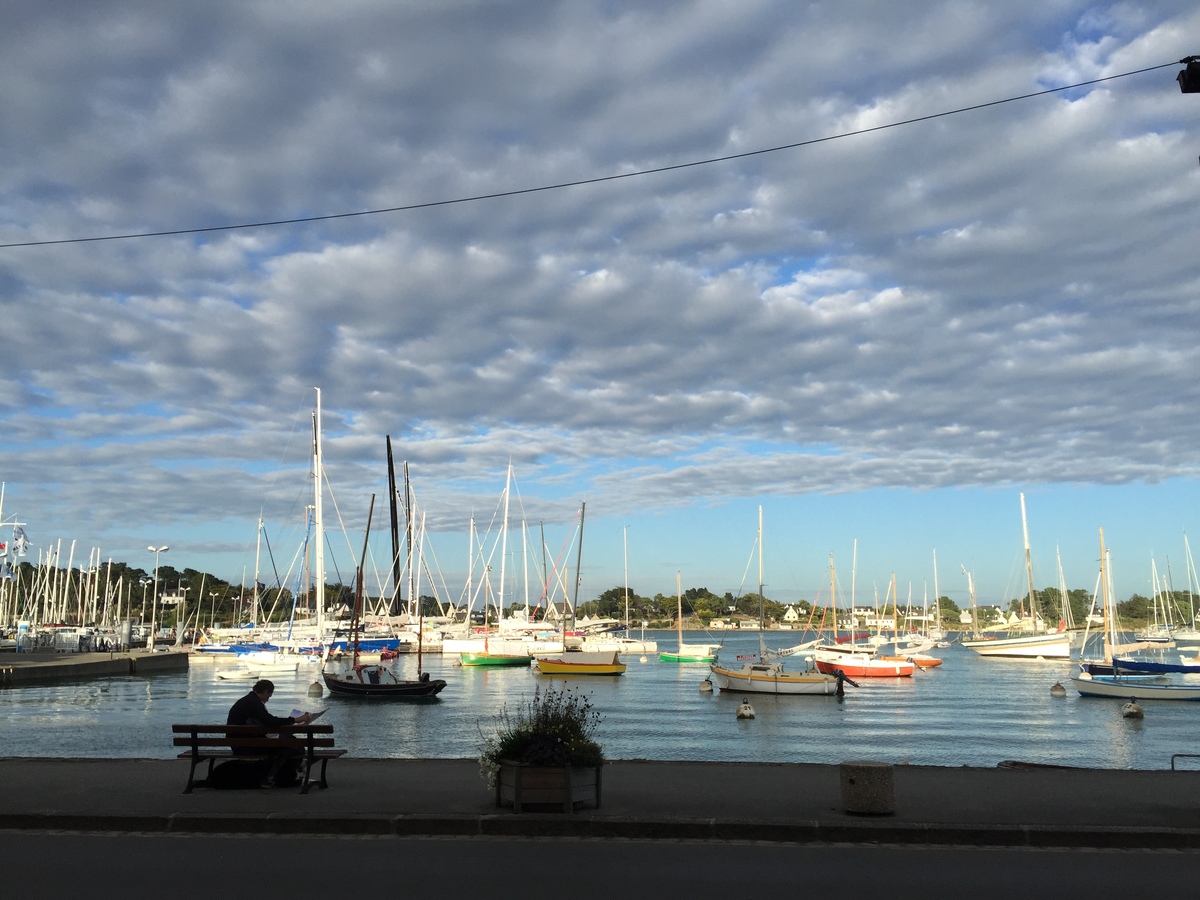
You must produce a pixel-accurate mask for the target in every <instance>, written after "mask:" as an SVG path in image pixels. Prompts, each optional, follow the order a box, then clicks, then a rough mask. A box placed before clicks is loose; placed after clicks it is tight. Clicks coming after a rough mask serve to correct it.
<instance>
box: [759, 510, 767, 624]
mask: <svg viewBox="0 0 1200 900" xmlns="http://www.w3.org/2000/svg"><path fill="white" fill-rule="evenodd" d="M762 579H763V544H762V507H761V506H759V508H758V633H759V635H760V637H759V643H760V644H761V643H762V638H761V635H762V633H763V629H764V628H766V611H765V609H764V607H765V605H766V601H764V600H763V580H762Z"/></svg>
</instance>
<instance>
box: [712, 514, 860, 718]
mask: <svg viewBox="0 0 1200 900" xmlns="http://www.w3.org/2000/svg"><path fill="white" fill-rule="evenodd" d="M765 625H766V623H765V616H764V601H763V547H762V507H761V506H760V507H759V508H758V660H757V661H750V662H747V663H746V664H745V665H743V666H742V667H741V668H731V667H729V666H723V665H721V664H720V662H719V661H716V660H714V662H713V664H712V665H711V666H710V669H711V671H712V680H713V683H714V684H716V686H717V688H718V689H720V690H722V691H732V692H734V693H741V694H825V695H828V694H836V693H837V684H838V679H837V677H836V676H834V675H825V674H824V673H821V672H818V671H816V670H815V669H809V670H807V671H804V672H789V671H787V670H786V669H784V667H783V663H781V662H779V657H781V656H785V655H790V654H791V653H793V652H795V649H797V648H793V649H792V650H789V651H786V652H785V653H773V652H772V651H770V650H768V649H767V645H766V641H765V640H764V639H763V630H764V628H765Z"/></svg>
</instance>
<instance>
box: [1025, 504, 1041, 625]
mask: <svg viewBox="0 0 1200 900" xmlns="http://www.w3.org/2000/svg"><path fill="white" fill-rule="evenodd" d="M1021 534H1022V536H1023V537H1024V539H1025V574H1026V575H1027V576H1028V578H1029V617H1030V619H1031V620H1032V621H1031V626H1032V628H1033V634H1038V633H1039V632H1038V611H1037V599H1036V598H1037V595H1036V594H1035V593H1034V592H1033V562H1032V560H1031V558H1030V556H1029V526H1028V525H1027V524H1026V522H1025V494H1024V493H1022V494H1021Z"/></svg>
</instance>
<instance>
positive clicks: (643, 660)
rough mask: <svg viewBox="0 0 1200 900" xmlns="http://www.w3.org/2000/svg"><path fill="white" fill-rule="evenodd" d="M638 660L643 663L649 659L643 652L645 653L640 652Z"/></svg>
mask: <svg viewBox="0 0 1200 900" xmlns="http://www.w3.org/2000/svg"><path fill="white" fill-rule="evenodd" d="M638 662H643V663H644V662H650V660H649V659H647V658H646V654H645V653H643V654H642V658H641V659H639V660H638Z"/></svg>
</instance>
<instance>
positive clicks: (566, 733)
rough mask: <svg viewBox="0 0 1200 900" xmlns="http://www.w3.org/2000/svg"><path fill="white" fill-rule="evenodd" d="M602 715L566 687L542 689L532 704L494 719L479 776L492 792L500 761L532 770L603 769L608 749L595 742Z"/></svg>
mask: <svg viewBox="0 0 1200 900" xmlns="http://www.w3.org/2000/svg"><path fill="white" fill-rule="evenodd" d="M599 725H600V714H599V713H598V712H596V710H595V709H593V708H592V701H591V700H590V699H588V698H587V697H581V696H580V695H579V694H576V693H574V692H572V691H568V690H567V689H566V688H560V689H559V690H555V689H554V688H552V687H551V688H547V689H546V691H545V693H542V689H541V687H540V686H539V687H538V688H537V689H536V690H535V691H534V694H533V699H532V700H527V701H525V702H524V703H522V704H521V705H520V706H519V707H517V709H516V711H514V712H510V711H509V708H508V705H507V704H505V705H504V706H503V707H502V708H501V710H500V712H499V714H497V716H496V719H495V724H494V727H493V731H492V733H491V734H490V735H485V734H484V733H483V729H482V728H481V729H480V736H481V737H483V748H482V749H481V750H480V753H479V772H480V775H481V776H482V777H483V778H484V779H485V780H486V781H487V783H488V787H493V788H494V787H495V786H496V778H497V776H498V775H499V772H500V761H501V760H508V761H511V762H520V763H527V764H528V765H533V766H599V765H602V764H603V763H604V748H603V747H601V746H600V744H598V743H597V742H596V740H595V737H594V736H595V733H596V728H597V727H598V726H599Z"/></svg>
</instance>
